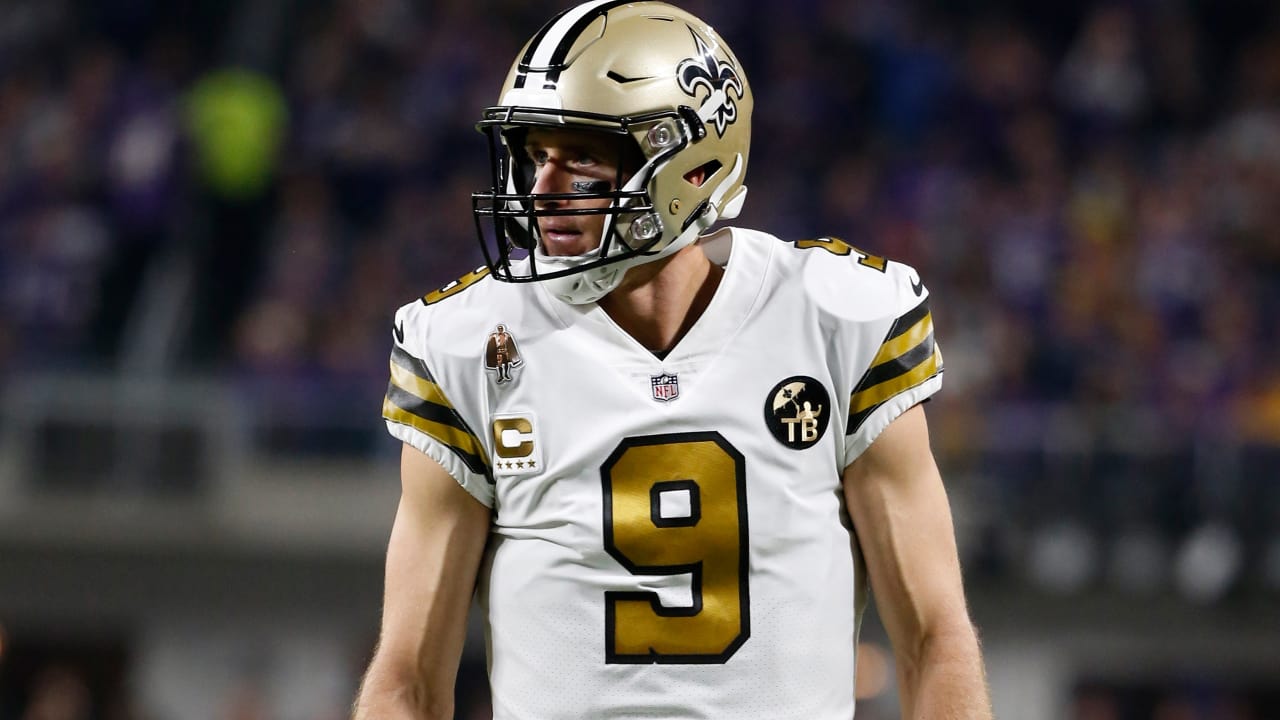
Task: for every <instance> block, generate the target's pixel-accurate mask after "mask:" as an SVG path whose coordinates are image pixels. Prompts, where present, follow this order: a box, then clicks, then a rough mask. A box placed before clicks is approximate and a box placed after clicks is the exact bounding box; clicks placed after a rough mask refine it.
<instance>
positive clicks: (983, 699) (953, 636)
mask: <svg viewBox="0 0 1280 720" xmlns="http://www.w3.org/2000/svg"><path fill="white" fill-rule="evenodd" d="M898 678H899V683H900V685H901V702H902V717H903V718H904V720H924V719H925V718H928V720H991V718H992V709H991V695H990V691H989V690H988V688H987V677H986V671H985V670H984V666H983V662H982V652H981V649H980V648H979V645H978V637H977V633H976V632H975V631H974V630H973V626H972V625H969V624H968V623H966V624H965V625H964V626H963V627H960V628H957V629H955V630H953V631H950V632H947V633H945V634H936V635H933V636H931V637H930V638H928V639H926V640H925V641H924V642H922V643H921V645H920V647H919V652H918V653H917V654H916V657H914V658H911V657H900V659H899V661H898Z"/></svg>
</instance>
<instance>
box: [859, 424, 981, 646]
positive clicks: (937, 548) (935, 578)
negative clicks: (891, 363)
mask: <svg viewBox="0 0 1280 720" xmlns="http://www.w3.org/2000/svg"><path fill="white" fill-rule="evenodd" d="M844 493H845V499H846V501H847V504H848V508H849V515H850V517H851V518H852V520H853V524H854V528H855V530H856V532H857V535H858V541H859V544H860V545H861V547H862V552H863V556H864V558H865V559H866V563H867V569H868V572H869V573H870V577H871V591H872V593H873V594H874V596H875V598H876V608H877V609H878V611H879V614H880V617H881V618H882V619H883V621H884V623H885V628H886V630H888V632H889V635H890V640H892V641H893V643H894V646H895V650H896V651H897V652H898V653H900V654H905V657H906V658H907V659H913V658H916V657H918V653H919V652H920V649H921V645H922V643H923V642H924V641H925V640H926V639H927V638H928V637H929V636H930V635H933V634H936V633H943V632H948V631H949V630H950V629H951V626H952V625H953V624H961V623H967V622H968V611H967V609H966V608H965V602H964V590H963V585H962V582H961V578H960V565H959V560H958V559H957V554H956V545H955V533H954V529H953V524H952V519H951V510H950V506H949V503H948V501H947V495H946V490H945V488H944V487H943V484H942V478H941V476H940V474H939V472H938V467H937V465H936V463H935V462H934V459H933V454H932V452H931V451H930V448H929V432H928V426H927V424H926V422H925V415H924V410H923V408H922V407H920V406H919V405H916V406H914V407H912V408H910V409H909V410H907V411H906V412H904V413H903V414H902V415H900V416H899V417H898V418H897V419H895V420H894V421H893V422H891V423H890V424H889V425H888V427H886V428H885V429H884V431H883V432H882V433H880V435H879V436H878V437H877V438H876V440H875V442H873V443H872V444H871V445H870V447H868V448H867V450H866V451H865V452H864V453H862V455H860V456H859V457H858V459H857V460H856V461H854V462H853V463H852V464H851V465H849V466H848V467H847V468H846V469H845V472H844Z"/></svg>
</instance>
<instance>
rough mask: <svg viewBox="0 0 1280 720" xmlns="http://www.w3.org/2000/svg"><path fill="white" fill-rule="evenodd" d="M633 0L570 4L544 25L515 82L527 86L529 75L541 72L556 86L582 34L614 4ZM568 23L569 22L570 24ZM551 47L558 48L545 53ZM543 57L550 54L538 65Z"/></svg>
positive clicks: (548, 84)
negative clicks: (536, 60) (573, 6)
mask: <svg viewBox="0 0 1280 720" xmlns="http://www.w3.org/2000/svg"><path fill="white" fill-rule="evenodd" d="M631 2H634V0H599V2H596V3H592V4H584V5H579V6H578V7H575V8H570V9H568V10H565V11H564V12H561V13H560V14H559V15H556V17H555V18H554V19H552V20H551V22H549V23H547V24H546V25H544V26H542V29H541V30H539V31H538V34H537V35H536V36H534V39H533V40H532V41H531V42H530V43H529V49H528V50H527V51H526V52H525V54H524V57H522V58H520V71H519V74H518V75H517V77H516V80H515V83H514V85H513V86H514V87H517V88H523V87H525V84H526V82H527V81H528V76H529V75H531V74H534V73H540V74H544V83H543V87H545V88H547V89H551V90H554V89H555V87H556V83H557V82H559V80H560V71H561V70H562V69H563V68H562V65H563V63H564V61H565V58H567V57H568V56H569V50H570V49H572V48H573V44H574V43H576V42H577V41H578V36H580V35H581V34H582V32H583V31H584V30H586V29H587V28H588V27H590V26H591V24H592V23H593V22H595V20H596V18H598V17H600V16H601V15H605V14H607V13H608V12H609V11H610V10H612V9H613V8H616V7H618V6H620V5H627V4H629V3H631ZM566 23H569V24H568V26H567V27H566V26H565V25H566ZM551 47H554V50H552V51H551V53H550V55H544V53H545V52H546V50H548V49H549V48H551ZM539 57H546V60H545V62H544V61H539V62H538V63H537V66H536V67H535V66H534V62H535V59H537V58H539Z"/></svg>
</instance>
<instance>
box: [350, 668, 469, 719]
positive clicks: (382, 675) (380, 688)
mask: <svg viewBox="0 0 1280 720" xmlns="http://www.w3.org/2000/svg"><path fill="white" fill-rule="evenodd" d="M351 717H352V720H452V718H453V688H452V687H450V688H447V689H442V690H440V691H435V692H433V691H432V690H430V689H429V688H427V687H426V686H425V685H424V684H423V683H421V682H416V681H406V680H404V679H402V678H401V679H397V678H396V677H395V675H394V674H392V673H389V672H386V671H382V670H381V669H379V668H377V667H376V664H375V666H373V667H371V668H370V670H369V672H368V673H367V674H366V675H365V678H364V682H363V683H361V685H360V693H359V695H357V697H356V702H355V707H354V708H353V711H352V716H351Z"/></svg>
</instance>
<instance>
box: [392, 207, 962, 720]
mask: <svg viewBox="0 0 1280 720" xmlns="http://www.w3.org/2000/svg"><path fill="white" fill-rule="evenodd" d="M701 242H702V243H703V247H704V248H705V249H706V251H707V253H708V255H709V256H711V257H712V259H713V261H715V262H717V263H719V264H722V265H724V266H725V275H724V277H723V279H722V281H721V283H720V286H719V288H718V290H717V291H716V294H715V297H714V299H713V300H712V301H711V304H710V305H709V307H708V308H707V309H706V312H705V313H704V314H703V316H702V317H701V318H699V319H698V321H697V323H696V324H695V325H694V326H693V328H692V329H690V330H689V332H688V334H687V335H686V336H685V337H684V338H683V339H681V340H680V342H679V344H677V345H676V346H675V348H673V349H672V350H671V352H670V353H669V354H668V355H667V356H666V357H665V358H663V359H659V358H658V357H656V356H655V355H654V354H653V353H652V352H650V351H648V350H646V349H645V348H644V347H642V346H641V345H640V344H639V343H638V342H636V341H635V340H634V339H633V338H632V337H630V336H629V335H628V334H627V333H625V332H623V331H622V330H621V329H620V328H619V327H618V326H617V325H615V324H614V323H613V321H612V320H611V319H610V318H609V316H608V315H607V314H605V313H604V312H603V311H602V310H601V309H600V308H599V307H598V306H597V305H594V304H591V305H582V306H575V305H569V304H566V303H563V302H560V301H558V300H556V299H555V298H553V297H552V296H551V295H550V294H548V293H547V291H546V290H545V289H544V288H542V287H540V286H539V285H537V284H536V283H534V284H523V285H517V284H506V283H501V282H497V281H494V280H493V279H492V278H489V277H487V271H485V270H478V271H476V272H474V273H471V274H470V275H468V276H466V277H464V278H462V279H461V280H459V281H457V282H455V283H452V284H450V285H448V286H445V287H444V288H442V289H440V290H438V291H436V292H434V293H431V294H430V295H427V296H426V297H424V298H422V299H421V300H418V301H415V302H412V303H410V304H408V305H405V306H404V307H402V308H400V310H399V311H398V312H397V313H396V330H395V335H396V338H395V345H394V349H393V353H392V358H391V383H390V387H389V389H388V393H387V398H386V402H385V404H384V416H385V417H386V419H387V426H388V428H389V429H390V432H391V434H392V435H394V436H395V437H397V438H399V439H401V440H403V441H404V442H406V443H409V444H410V445H412V446H414V447H416V448H418V449H419V450H422V451H423V452H425V453H426V454H427V455H429V456H431V457H432V458H434V459H435V460H436V461H437V462H439V463H440V464H441V465H443V466H444V467H445V468H446V469H447V470H448V471H449V472H450V473H451V474H452V475H453V477H454V478H456V479H457V480H458V482H459V483H460V484H461V485H462V487H464V488H465V489H466V490H467V491H468V492H469V493H471V494H472V495H474V496H475V497H476V498H477V499H478V500H479V501H480V502H482V503H484V504H485V505H488V506H490V507H492V508H493V528H492V536H491V541H490V544H489V547H488V550H487V554H486V560H485V564H484V566H483V567H482V569H481V580H480V587H479V592H480V600H481V606H482V607H483V608H484V609H485V611H486V613H487V618H486V621H487V625H486V627H487V633H488V634H487V639H488V650H489V672H490V683H491V687H492V693H493V706H494V717H495V718H498V719H499V720H502V719H505V718H519V719H521V720H525V719H529V718H537V719H539V720H545V719H549V718H575V719H577V718H753V719H754V720H765V719H774V718H776V719H794V720H824V719H827V718H840V719H842V720H847V719H848V718H850V717H852V716H853V710H854V659H855V658H854V656H855V647H856V642H857V635H858V623H859V621H860V619H861V613H862V608H863V606H864V605H865V601H866V595H867V581H866V578H865V573H864V570H863V567H862V558H861V554H860V552H859V549H858V545H857V538H856V535H855V534H854V532H853V528H852V526H851V522H850V520H849V516H848V513H847V512H846V510H845V508H844V506H843V495H842V493H841V485H840V476H841V472H842V471H843V470H844V468H845V467H846V466H847V465H848V464H849V463H851V462H852V461H853V460H854V459H855V458H857V457H858V455H859V454H860V453H861V452H863V451H864V450H865V449H866V448H867V446H868V445H869V444H870V443H871V442H872V440H874V439H875V437H876V435H877V434H879V433H880V431H882V430H883V429H884V428H885V426H886V425H888V424H889V422H890V421H891V420H893V419H894V418H895V417H897V416H898V415H899V414H901V413H902V412H904V411H905V410H906V409H907V408H909V407H911V406H912V405H914V404H916V403H918V402H920V401H922V400H924V399H925V398H927V397H929V396H930V395H932V394H933V393H934V392H936V391H937V389H938V388H939V386H940V385H941V373H942V360H941V355H940V354H939V352H938V349H937V347H936V345H935V343H934V338H933V326H932V319H931V317H930V315H929V310H928V302H927V300H928V294H927V292H926V291H925V290H924V287H923V285H922V284H921V282H920V280H919V278H918V276H917V275H916V274H915V272H914V271H913V270H912V269H911V268H909V267H907V266H905V265H902V264H899V263H895V262H889V261H886V260H885V259H884V258H880V257H877V256H874V255H869V254H867V253H864V252H862V251H860V250H858V249H856V248H854V247H851V246H850V245H848V244H846V243H844V242H842V241H840V240H837V239H834V238H821V239H817V240H807V241H799V242H794V243H788V242H783V241H781V240H778V239H777V238H774V237H772V236H770V235H766V234H763V233H759V232H755V231H750V230H741V229H736V228H734V229H726V230H721V231H719V232H717V233H715V234H714V235H711V236H709V237H707V238H704V239H703V240H702V241H701Z"/></svg>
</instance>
